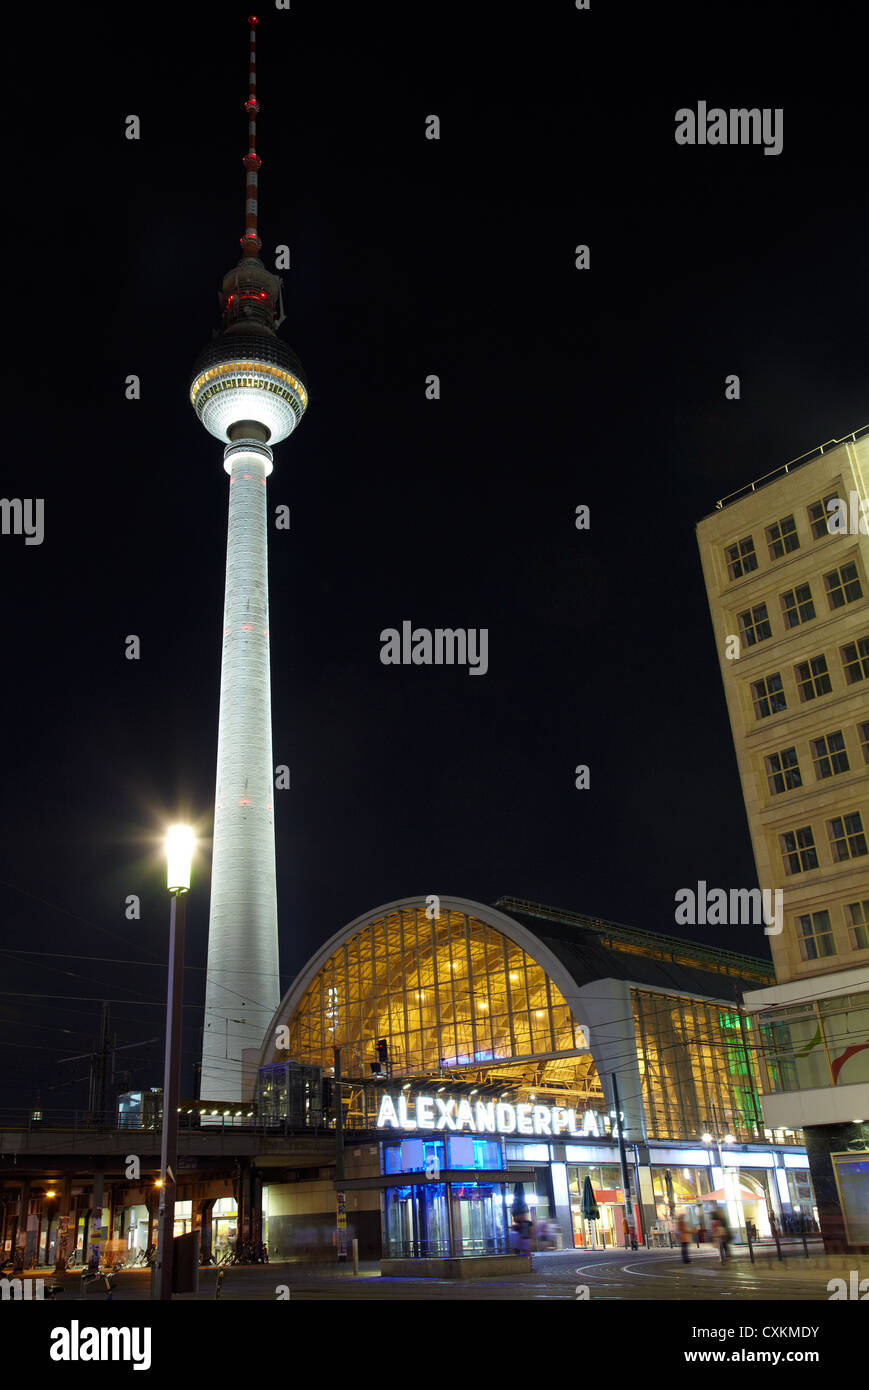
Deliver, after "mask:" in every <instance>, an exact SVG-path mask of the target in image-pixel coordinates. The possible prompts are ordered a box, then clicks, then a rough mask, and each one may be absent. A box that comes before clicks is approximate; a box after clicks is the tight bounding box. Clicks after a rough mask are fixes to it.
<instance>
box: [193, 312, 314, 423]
mask: <svg viewBox="0 0 869 1390" xmlns="http://www.w3.org/2000/svg"><path fill="white" fill-rule="evenodd" d="M190 402H191V404H192V405H193V407H194V409H195V410H196V414H197V415H198V416H199V419H200V420H201V421H202V423H203V425H204V426H205V428H206V429H207V430H208V432H209V434H213V435H214V437H215V438H216V439H222V440H223V442H224V443H226V441H227V440H229V439H232V438H234V437H235V438H237V437H238V434H239V431H238V429H237V428H236V429H234V428H233V427H234V426H236V427H237V426H240V425H242V424H244V423H246V422H248V421H254V422H255V423H256V424H258V425H259V426H260V427H261V428H262V429H263V430H265V431H266V432H267V433H266V435H265V439H264V440H263V442H264V443H268V444H277V443H279V441H280V440H282V439H286V438H287V436H288V435H290V434H292V432H293V430H294V429H295V428H296V425H298V423H299V421H300V420H301V418H302V416H303V415H304V413H305V410H306V408H307V405H308V391H307V383H306V381H305V376H304V372H303V370H302V364H301V362H300V361H299V359H298V357H297V356H296V354H295V353H294V352H293V351H292V350H291V349H290V348H288V347H287V345H286V343H283V342H282V341H281V339H280V338H278V337H277V336H276V335H275V334H274V333H271V332H269V331H268V330H267V329H266V330H265V331H263V329H256V328H244V327H242V326H239V327H233V328H230V329H227V330H226V331H224V332H223V333H219V334H218V336H217V337H216V338H214V339H213V340H212V341H211V342H210V343H209V344H208V346H207V347H206V348H203V350H202V352H201V353H200V354H199V356H198V358H197V359H196V363H195V365H194V367H193V374H192V381H191V384H190ZM245 432H246V433H251V431H245Z"/></svg>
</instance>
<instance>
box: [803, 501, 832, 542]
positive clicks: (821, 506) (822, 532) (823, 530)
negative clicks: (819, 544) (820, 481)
mask: <svg viewBox="0 0 869 1390" xmlns="http://www.w3.org/2000/svg"><path fill="white" fill-rule="evenodd" d="M837 497H838V493H835V492H831V493H829V494H828V495H827V496H826V497H825V498H824V499H823V500H822V501H821V502H813V503H812V505H811V506H810V507H809V508H807V510H808V513H809V525H810V527H811V530H812V536H813V538H814V539H815V540H816V541H819V540H820V539H821V537H822V536H828V535H829V534H830V528H829V526H828V525H827V522H828V520H829V517H830V513H829V512H828V511H827V503H828V502H832V501H834V500H835V499H836V498H837Z"/></svg>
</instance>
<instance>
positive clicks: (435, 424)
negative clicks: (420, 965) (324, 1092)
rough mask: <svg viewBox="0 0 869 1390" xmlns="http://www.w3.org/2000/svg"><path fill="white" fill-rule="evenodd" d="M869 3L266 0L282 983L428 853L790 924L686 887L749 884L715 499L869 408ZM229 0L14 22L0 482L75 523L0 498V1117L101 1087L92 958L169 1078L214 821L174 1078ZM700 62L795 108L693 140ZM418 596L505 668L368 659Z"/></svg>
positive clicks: (613, 900) (555, 882)
mask: <svg viewBox="0 0 869 1390" xmlns="http://www.w3.org/2000/svg"><path fill="white" fill-rule="evenodd" d="M469 11H470V12H471V13H470V17H469ZM853 13H854V12H853V10H852V8H851V7H850V6H847V5H845V4H844V3H833V4H826V5H824V6H823V7H819V6H817V5H814V4H812V5H808V4H802V5H801V4H789V5H775V6H772V5H766V6H761V7H760V8H758V6H757V5H756V4H752V5H740V4H731V5H728V6H726V7H724V6H718V7H714V8H710V7H698V6H697V5H696V3H693V4H688V3H681V4H678V3H677V4H670V5H667V6H661V5H653V4H647V5H644V6H641V5H639V4H636V3H634V4H631V5H627V6H626V5H623V4H616V3H613V0H592V9H591V10H590V11H589V12H587V13H585V12H578V11H577V10H576V9H575V7H574V4H573V0H548V2H547V3H546V4H542V5H521V6H520V5H514V6H512V7H510V6H507V7H504V6H495V5H468V4H467V3H464V4H461V3H439V4H437V5H430V6H420V5H407V4H402V5H391V6H390V5H386V6H382V5H366V4H352V5H350V4H346V5H343V6H342V5H334V4H329V5H325V4H323V3H321V2H320V3H318V0H293V4H292V9H291V11H290V12H278V11H275V10H274V9H267V8H264V9H263V10H262V11H260V25H259V63H258V70H259V96H260V100H261V103H262V112H261V114H260V117H259V126H258V149H259V153H260V155H261V156H262V159H263V167H262V171H261V175H260V187H261V201H260V209H261V220H260V231H261V235H262V237H263V242H264V249H263V259H264V260H265V261H266V263H267V264H269V265H273V256H274V247H275V246H276V245H278V244H281V243H287V244H288V245H289V246H290V248H291V257H292V268H291V270H290V271H288V272H284V282H285V303H286V310H287V322H286V323H285V324H284V326H283V328H282V329H281V337H282V338H284V340H285V341H286V342H287V343H288V344H289V345H290V346H291V347H292V348H293V349H294V350H295V351H296V352H297V353H298V355H299V357H300V358H301V360H302V363H303V364H304V367H305V369H306V372H307V376H308V381H309V386H310V404H309V409H308V413H307V416H306V417H305V419H304V421H303V423H302V426H301V427H300V429H299V431H298V433H297V434H296V435H294V436H293V437H291V439H290V440H288V441H286V442H285V443H283V444H281V445H279V446H278V447H277V449H276V456H275V471H274V474H273V475H272V478H271V479H270V481H269V499H270V503H271V505H272V506H273V507H274V506H276V505H278V504H279V503H286V504H287V505H289V506H290V507H291V512H292V525H291V530H290V531H289V532H277V531H275V530H274V529H272V531H271V534H270V541H269V544H270V585H271V588H270V603H271V616H270V630H271V642H272V682H273V710H274V759H275V763H276V764H279V763H285V764H287V765H289V767H290V769H291V778H292V786H291V790H289V791H282V792H279V793H277V796H276V824H277V861H278V895H279V920H280V935H281V964H282V973H283V976H284V985H285V986H287V985H288V984H289V983H290V981H291V979H292V978H293V976H294V975H295V973H296V972H297V970H298V969H299V968H300V967H301V966H302V965H303V964H304V962H305V961H306V960H307V958H308V957H309V955H310V954H311V953H312V952H313V951H314V950H315V949H316V948H317V947H318V946H319V945H320V944H321V943H322V942H323V941H324V940H325V939H326V938H328V937H329V936H331V935H332V933H334V932H335V931H337V930H338V929H339V928H340V927H342V926H343V925H344V924H345V923H347V922H348V921H350V920H351V919H352V918H354V917H356V916H357V915H359V914H361V913H363V912H365V911H367V910H369V909H371V908H374V907H376V906H378V905H379V904H381V903H385V902H388V901H390V900H392V899H394V898H397V897H399V896H402V895H404V894H428V893H440V894H444V895H451V894H454V895H458V896H463V897H468V898H472V899H476V900H478V901H481V902H492V901H494V900H495V899H496V898H497V897H499V896H500V895H502V894H505V893H510V894H514V895H516V896H519V897H525V898H531V899H535V900H537V901H541V902H545V903H550V904H553V905H555V906H559V907H564V908H572V909H575V910H577V911H580V912H585V913H589V914H595V915H600V916H602V917H606V918H609V919H611V920H614V921H617V922H624V923H628V924H631V925H634V926H637V927H643V928H648V929H650V930H659V931H662V932H665V933H670V934H673V935H679V934H688V935H692V934H694V935H698V936H699V937H700V939H702V940H705V941H708V942H711V943H712V944H715V945H719V946H724V947H728V948H730V949H734V950H742V951H746V952H749V953H751V954H755V955H759V956H768V949H767V941H766V938H765V937H764V936H763V934H762V932H761V930H760V929H759V928H750V927H744V928H738V927H733V928H726V929H725V928H717V929H716V928H709V927H706V928H703V927H698V928H693V929H691V928H679V927H677V926H676V925H675V923H674V895H675V893H676V891H677V889H678V888H680V887H683V886H691V885H696V883H697V881H698V880H699V879H704V880H706V881H707V882H708V883H709V884H710V885H711V886H713V885H714V886H722V887H726V888H730V887H743V886H744V887H751V886H754V885H756V882H757V880H756V876H755V869H754V861H753V857H752V853H751V846H750V841H749V837H748V829H747V822H746V817H745V813H744V809H743V804H742V798H741V792H740V787H739V781H738V776H737V769H736V760H735V756H734V753H733V748H732V741H731V735H730V728H729V722H728V718H727V711H726V706H725V701H724V695H723V691H722V686H721V680H720V675H719V670H718V662H717V657H716V652H715V647H714V643H713V635H712V627H711V623H710V620H709V614H708V608H707V602H706V595H705V591H704V586H703V580H702V575H701V569H700V563H699V558H698V552H697V546H696V541H695V537H694V527H695V525H696V523H697V521H698V520H699V519H700V518H701V517H702V516H704V515H706V514H708V513H709V512H710V511H712V510H713V509H714V506H715V503H716V501H717V500H718V498H720V497H722V496H724V495H726V494H727V493H729V492H731V491H733V490H735V489H737V488H739V487H741V486H743V485H744V484H746V483H748V482H749V481H751V480H752V479H753V478H757V477H759V476H760V475H762V474H764V473H766V472H768V471H769V470H770V469H772V468H775V467H777V466H778V465H780V464H782V463H784V462H785V461H787V460H789V459H791V458H794V457H795V456H796V455H799V454H801V453H803V452H804V451H806V450H809V449H811V448H813V447H814V446H816V445H817V444H819V443H821V442H823V441H826V440H829V439H830V438H832V437H839V436H841V435H843V434H846V433H848V432H850V431H851V430H853V429H855V428H857V427H859V426H861V425H863V424H864V423H866V421H867V419H869V408H867V390H866V385H867V362H869V343H867V334H866V321H867V314H866V310H867V302H866V301H867V287H869V275H867V248H869V214H867V207H866V195H865V183H866V178H865V175H866V106H865V64H864V65H863V69H862V75H861V71H860V60H859V57H858V51H857V46H856V36H855V34H854V33H852V32H849V25H850V24H852V23H855V22H856V21H854V20H853V19H852V16H853ZM246 14H247V10H246V9H245V7H244V3H243V0H242V2H241V3H239V4H232V5H229V4H225V3H209V4H207V5H192V4H181V5H180V6H176V7H174V8H172V9H171V10H163V9H161V8H155V7H145V6H137V7H133V8H124V9H123V10H118V9H117V8H109V9H107V10H105V11H104V12H100V11H94V10H88V11H84V12H83V11H81V10H79V9H77V8H76V9H68V8H63V9H62V8H61V7H59V6H58V7H56V9H55V10H54V11H52V10H51V9H48V10H44V11H40V12H39V13H38V14H37V15H36V17H35V19H34V20H32V21H28V22H27V26H26V28H27V30H29V31H30V32H29V34H28V33H27V32H26V31H25V27H24V20H20V21H18V22H19V24H20V25H21V29H20V31H19V32H18V33H17V34H15V35H10V39H9V45H10V46H9V52H10V59H9V62H8V64H7V69H8V70H7V91H8V93H9V97H10V114H9V116H8V117H7V122H6V129H7V131H8V132H9V138H8V142H7V155H6V169H7V195H8V196H7V208H6V217H5V220H4V225H5V229H6V234H7V251H6V258H5V277H4V285H5V291H4V298H5V337H6V342H7V350H8V349H11V353H10V354H9V355H10V356H11V370H10V372H9V373H8V375H7V378H6V402H5V428H4V434H5V447H4V449H3V451H2V464H0V495H2V496H3V497H6V498H15V497H20V498H24V497H34V498H36V497H41V498H44V499H45V539H44V542H43V544H42V545H40V546H25V544H24V539H23V537H21V536H15V535H4V536H0V573H2V590H0V594H2V597H0V611H2V620H3V629H4V633H5V661H4V679H3V682H2V699H3V732H4V739H3V776H2V779H0V797H2V812H0V824H2V831H3V833H2V838H0V922H2V946H3V951H2V954H0V980H2V985H0V1020H2V1025H3V1026H2V1032H0V1067H2V1070H3V1077H4V1084H3V1087H2V1089H0V1105H2V1107H5V1108H4V1109H3V1110H2V1112H0V1113H2V1118H6V1119H7V1120H8V1118H9V1117H10V1116H11V1115H12V1114H13V1110H12V1109H11V1108H12V1107H17V1106H22V1105H25V1104H28V1103H29V1102H30V1101H31V1100H32V1098H33V1096H34V1095H35V1093H36V1091H37V1088H38V1090H39V1093H40V1095H41V1100H42V1104H43V1106H44V1107H45V1108H46V1109H51V1110H58V1109H65V1108H72V1107H75V1106H83V1105H84V1103H85V1101H86V1095H87V1090H86V1085H83V1084H82V1083H81V1082H80V1081H78V1078H80V1077H83V1076H86V1074H87V1063H86V1062H71V1063H69V1062H64V1061H63V1059H64V1058H67V1057H73V1056H74V1055H75V1054H78V1053H83V1052H86V1051H88V1049H89V1048H90V1045H91V1041H92V1039H93V1037H94V1035H95V1033H96V1030H97V1027H98V1020H99V1014H100V1001H101V1000H102V999H103V998H108V999H111V1000H113V1001H116V1002H114V1003H113V1006H112V1009H113V1027H114V1029H115V1031H116V1032H117V1034H118V1041H119V1043H122V1044H132V1043H140V1042H144V1043H146V1045H144V1046H141V1047H136V1048H131V1049H130V1050H128V1051H126V1052H124V1053H120V1054H119V1062H120V1060H121V1059H122V1058H123V1059H125V1060H124V1063H123V1065H124V1066H125V1067H128V1068H129V1070H130V1072H131V1077H130V1080H131V1081H132V1084H133V1085H134V1086H150V1085H160V1084H161V1083H162V1034H163V1028H164V1010H163V1008H162V1007H161V1006H160V1000H161V998H165V959H166V950H167V942H168V901H167V896H166V894H165V891H164V888H163V884H164V881H165V880H164V877H163V863H162V859H161V858H160V855H159V843H160V840H161V837H162V834H163V830H164V828H165V826H166V825H167V824H168V823H169V822H170V821H172V820H176V819H185V818H191V819H193V820H194V821H195V822H196V823H197V825H198V826H199V828H200V831H201V834H202V837H203V846H204V848H203V852H202V853H201V855H200V857H199V860H198V862H197V864H196V866H195V869H194V873H195V879H194V887H193V891H192V893H191V896H190V900H189V917H188V924H189V927H188V941H187V963H188V967H189V968H188V970H187V974H186V984H185V989H186V1000H187V1005H188V1007H187V1008H186V1009H185V1061H184V1071H183V1079H182V1089H183V1090H184V1091H185V1093H186V1094H188V1095H189V1094H190V1093H191V1091H192V1085H193V1068H192V1063H193V1060H194V1058H195V1057H196V1056H197V1055H198V1040H199V1029H200V1028H201V1020H202V1001H203V997H204V975H205V972H204V965H205V949H206V931H207V922H208V900H209V848H210V843H209V836H210V833H211V816H212V810H213V795H214V775H215V757H216V739H217V713H218V692H219V672H220V655H221V626H222V623H221V619H222V612H223V580H224V560H225V543H226V515H227V502H228V487H227V479H226V475H225V474H224V472H223V469H222V450H221V446H220V444H219V443H218V442H217V441H216V440H214V439H212V438H211V437H210V436H209V435H207V434H206V432H205V431H204V430H203V428H202V426H201V425H200V424H199V423H198V421H197V419H196V416H195V414H194V412H193V410H192V409H191V407H190V404H189V401H188V396H187V392H188V387H189V380H190V368H191V366H192V363H193V361H194V359H195V357H196V356H197V354H198V352H199V350H200V349H201V348H202V347H203V346H204V345H205V343H206V342H207V341H208V339H209V337H210V335H211V332H212V329H213V328H215V327H216V326H217V322H218V319H217V290H218V288H219V285H220V281H221V278H222V276H223V274H224V273H225V271H226V270H228V269H229V268H230V267H231V266H232V265H234V264H235V262H236V261H237V259H238V255H239V247H238V237H239V236H240V235H241V231H242V229H243V199H244V187H243V170H242V164H241V161H242V157H243V155H244V153H245V150H246V121H245V116H244V111H243V105H242V104H243V102H244V100H245V97H246V95H247V87H246V68H247V32H248V31H247V24H246V22H245V20H246ZM100 24H102V25H103V26H104V28H103V30H102V31H101V30H100V29H99V28H98V27H97V26H99V25H100ZM28 54H29V56H28ZM12 55H14V56H12ZM700 100H704V101H706V102H707V103H708V104H709V105H721V106H723V107H731V106H733V107H737V106H749V107H750V106H759V107H781V108H782V109H783V111H784V125H783V129H784V149H783V152H782V154H780V155H779V156H767V155H764V153H763V150H762V148H759V147H749V148H728V147H706V148H689V147H685V148H683V147H679V146H677V144H676V143H675V140H674V130H675V119H674V117H675V112H676V111H677V110H678V109H679V108H680V107H683V106H693V107H696V105H697V103H698V101H700ZM131 113H135V114H137V115H138V116H139V117H140V119H141V127H142V138H141V140H139V141H138V142H131V141H128V140H126V139H125V138H124V122H125V118H126V116H127V115H129V114H131ZM430 114H437V115H438V116H439V117H440V121H441V139H440V140H439V141H437V142H435V141H429V140H427V139H426V138H425V118H426V116H427V115H430ZM580 243H587V244H588V245H589V246H590V248H591V269H590V270H589V271H578V270H577V269H575V266H574V248H575V247H576V246H577V245H578V244H580ZM130 373H135V374H137V375H139V376H140V378H141V399H140V400H139V401H133V402H131V401H127V400H125V395H124V392H125V378H126V377H127V375H128V374H130ZM431 373H436V374H438V375H439V377H440V380H441V392H442V397H441V399H440V400H439V401H437V402H432V401H428V400H426V398H425V378H426V377H427V376H428V375H429V374H431ZM729 373H737V374H738V375H739V376H740V379H741V390H742V395H741V399H740V400H739V401H738V402H730V401H726V400H725V397H724V383H725V377H726V376H727V375H728V374H729ZM580 503H586V504H588V505H589V506H590V507H591V530H590V531H588V532H579V531H577V530H576V528H575V526H574V514H575V508H576V506H577V505H578V504H580ZM404 619H410V620H411V621H412V622H413V623H414V625H415V626H422V627H428V628H435V627H464V628H480V627H486V628H488V631H489V670H488V674H487V675H486V676H485V677H471V676H470V675H469V673H468V671H467V669H466V668H462V667H453V668H447V667H387V666H384V665H382V664H381V662H380V632H381V629H383V628H387V627H400V625H401V622H402V620H404ZM129 634H136V635H138V636H139V637H140V639H141V644H142V657H141V660H139V661H128V660H126V659H125V655H124V652H125V638H126V637H127V636H128V635H129ZM579 763H587V764H589V765H590V768H591V789H590V790H588V791H577V790H575V788H574V768H575V766H576V765H577V764H579ZM128 894H138V895H139V896H140V898H141V910H142V915H141V920H140V921H138V922H135V921H128V920H126V918H125V915H124V903H125V898H126V897H127V895H128ZM37 953H44V954H37ZM64 953H69V955H65V954H64ZM148 1039H159V1042H150V1043H148V1042H147V1040H148Z"/></svg>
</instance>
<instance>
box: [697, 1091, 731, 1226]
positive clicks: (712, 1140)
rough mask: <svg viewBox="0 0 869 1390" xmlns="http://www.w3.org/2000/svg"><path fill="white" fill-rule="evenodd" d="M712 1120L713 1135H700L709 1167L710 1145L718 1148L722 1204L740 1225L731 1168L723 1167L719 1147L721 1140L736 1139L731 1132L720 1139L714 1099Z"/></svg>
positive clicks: (710, 1160)
mask: <svg viewBox="0 0 869 1390" xmlns="http://www.w3.org/2000/svg"><path fill="white" fill-rule="evenodd" d="M712 1122H713V1124H714V1126H715V1133H714V1135H713V1134H709V1133H707V1134H704V1135H703V1136H702V1139H703V1143H704V1144H708V1145H709V1166H710V1168H711V1167H712V1145H713V1144H714V1145H715V1147H716V1149H717V1150H718V1167H719V1171H720V1173H721V1190H722V1192H723V1193H724V1205H725V1206H726V1207H727V1208H728V1213H727V1214H728V1216H729V1218H730V1220H731V1222H733V1224H734V1225H736V1226H737V1227H740V1226H741V1222H740V1221H739V1213H738V1211H737V1209H736V1200H737V1199H736V1197H735V1196H734V1195H733V1173H732V1169H731V1170H728V1169H727V1168H725V1166H724V1154H723V1152H722V1149H721V1145H722V1142H723V1143H725V1144H733V1143H735V1142H736V1141H735V1139H734V1137H733V1135H732V1134H725V1135H724V1136H723V1139H722V1135H721V1131H720V1130H719V1128H718V1112H717V1111H716V1109H715V1101H712ZM728 1178H730V1193H728V1181H727V1179H728ZM712 1186H713V1188H714V1187H715V1183H714V1182H713V1184H712Z"/></svg>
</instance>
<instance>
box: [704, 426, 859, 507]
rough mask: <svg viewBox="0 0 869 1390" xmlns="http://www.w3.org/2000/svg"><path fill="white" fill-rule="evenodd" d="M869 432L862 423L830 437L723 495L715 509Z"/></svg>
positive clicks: (851, 442) (852, 442)
mask: <svg viewBox="0 0 869 1390" xmlns="http://www.w3.org/2000/svg"><path fill="white" fill-rule="evenodd" d="M867 433H869V425H861V426H860V428H859V429H856V430H852V431H851V433H850V434H844V435H843V436H842V438H841V439H828V440H827V442H826V443H825V444H818V445H817V446H816V447H815V448H814V449H809V451H808V453H805V454H800V455H799V457H798V458H795V459H791V460H790V461H789V462H788V463H783V464H780V465H779V467H778V468H774V469H773V470H772V472H770V473H764V474H763V476H762V477H760V478H756V479H755V480H754V482H753V483H746V485H745V487H741V488H737V490H736V492H729V493H728V494H727V496H726V497H722V498H721V501H720V502H716V503H715V510H716V511H717V512H720V511H721V509H722V508H723V507H726V506H727V505H728V504H729V503H730V502H735V501H736V500H737V498H739V497H747V496H748V495H749V494H750V493H752V492H756V491H757V489H758V488H759V487H766V485H767V484H768V483H771V482H772V481H773V480H774V479H775V478H781V477H784V476H785V474H787V473H790V471H791V470H792V469H794V468H801V467H802V465H803V464H804V463H810V462H811V460H812V459H817V458H821V457H822V456H823V455H824V454H825V453H826V452H827V451H828V450H829V449H838V447H839V445H840V444H856V443H857V440H858V439H862V438H863V436H864V435H865V434H867Z"/></svg>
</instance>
